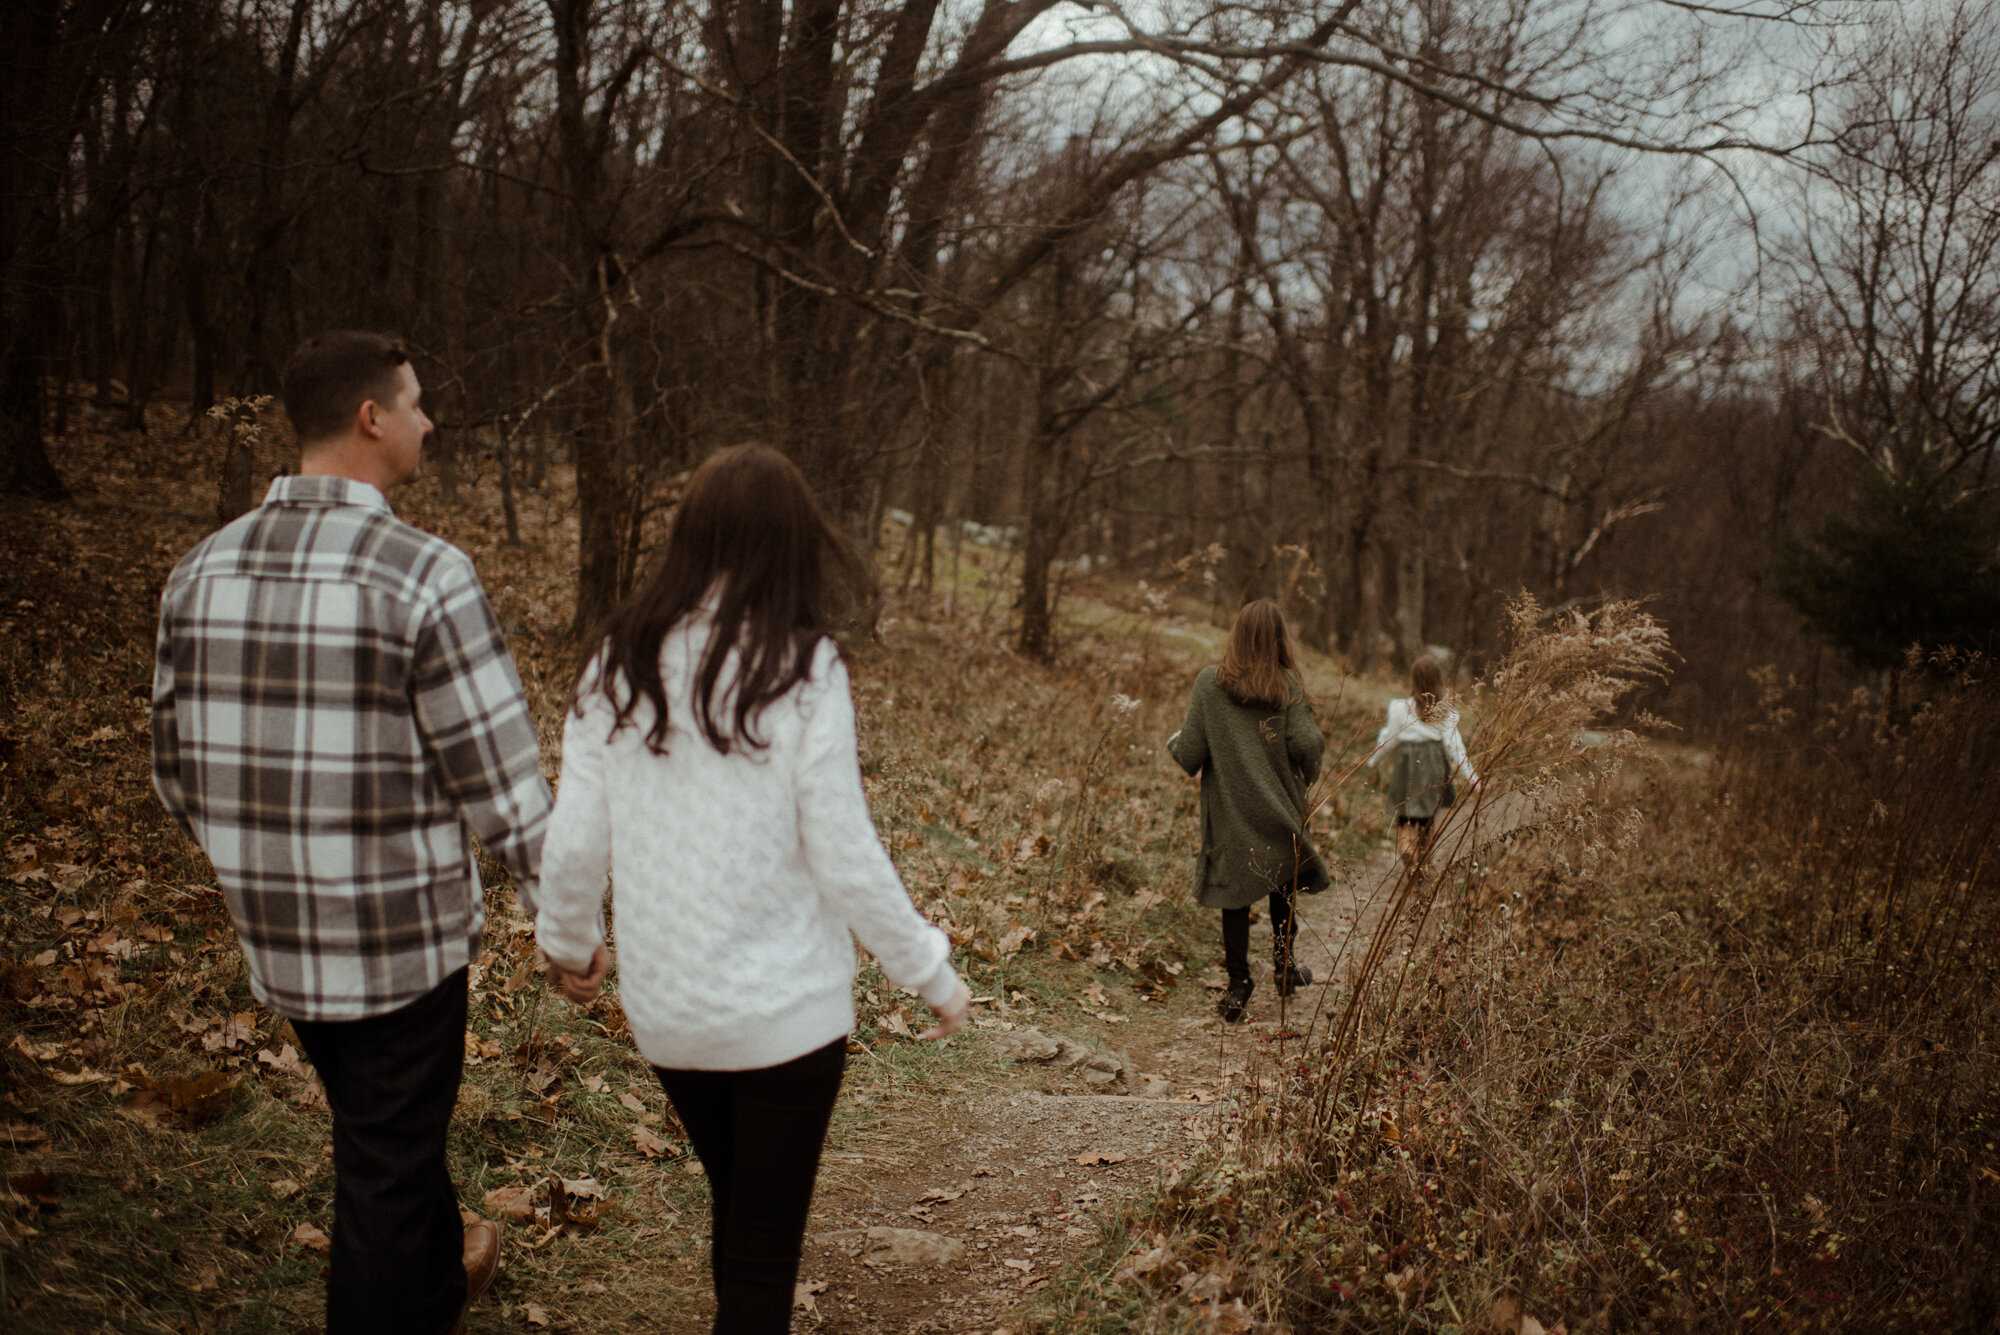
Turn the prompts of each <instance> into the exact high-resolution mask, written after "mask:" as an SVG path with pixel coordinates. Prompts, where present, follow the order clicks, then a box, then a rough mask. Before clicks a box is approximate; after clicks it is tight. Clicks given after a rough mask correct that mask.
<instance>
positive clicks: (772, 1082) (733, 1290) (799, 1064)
mask: <svg viewBox="0 0 2000 1335" xmlns="http://www.w3.org/2000/svg"><path fill="white" fill-rule="evenodd" d="M846 1068H847V1039H846V1037H845V1036H843V1037H840V1038H837V1039H835V1040H834V1041H833V1042H831V1043H829V1044H827V1045H826V1046H825V1047H823V1048H820V1049H819V1050H818V1051H816V1052H808V1053H807V1054H806V1055H805V1056H803V1057H795V1058H793V1059H792V1060H791V1061H788V1062H784V1063H782V1064H780V1065H777V1066H767V1067H764V1068H762V1069H761V1070H755V1071H668V1070H662V1069H660V1068H658V1067H655V1068H654V1072H653V1073H654V1074H655V1075H657V1076H659V1078H660V1085H661V1087H662V1088H664V1089H665V1090H666V1091H667V1097H668V1098H669V1099H671V1100H673V1105H674V1112H675V1113H676V1114H677V1115H678V1116H679V1117H680V1119H681V1125H682V1126H684V1127H686V1128H687V1133H688V1139H689V1140H690V1141H692V1142H694V1152H695V1154H696V1155H697V1156H699V1158H700V1159H701V1166H702V1169H703V1171H704V1172H706V1173H707V1175H708V1186H709V1190H710V1192H711V1193H712V1194H713V1200H714V1206H713V1222H712V1224H711V1228H710V1233H709V1257H708V1264H709V1270H710V1272H711V1273H712V1274H713V1275H714V1277H715V1326H714V1331H715V1335H768V1333H770V1332H783V1331H787V1330H789V1329H791V1321H792V1285H793V1283H794V1282H795V1281H796V1280H797V1279H798V1274H799V1252H800V1250H801V1249H802V1248H803V1247H804V1245H805V1235H806V1214H807V1211H808V1210H809V1209H810V1207H811V1205H812V1193H813V1179H814V1178H815V1177H816V1176H818V1174H819V1151H820V1146H821V1144H822V1143H824V1142H825V1140H826V1128H827V1123H828V1122H830V1121H831V1120H832V1118H833V1101H834V1098H835V1096H837V1095H838V1094H839V1093H840V1077H841V1075H842V1073H843V1072H844V1071H845V1070H846Z"/></svg>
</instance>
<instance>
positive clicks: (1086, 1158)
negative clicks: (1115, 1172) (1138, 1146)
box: [1076, 1150, 1125, 1168]
mask: <svg viewBox="0 0 2000 1335" xmlns="http://www.w3.org/2000/svg"><path fill="white" fill-rule="evenodd" d="M1076 1162H1077V1163H1079V1164H1082V1165H1083V1166H1084V1167H1085V1168H1094V1167H1096V1166H1097V1165H1098V1164H1112V1163H1124V1162H1125V1153H1124V1151H1122V1150H1095V1151H1092V1152H1091V1153H1089V1154H1079V1155H1077V1156H1076Z"/></svg>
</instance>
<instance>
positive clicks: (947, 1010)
mask: <svg viewBox="0 0 2000 1335" xmlns="http://www.w3.org/2000/svg"><path fill="white" fill-rule="evenodd" d="M971 1010H972V990H971V989H970V988H968V987H966V985H965V980H964V979H963V978H961V979H959V980H958V991H956V992H954V993H952V994H951V1000H949V1001H947V1002H945V1003H944V1005H942V1006H933V1007H931V1014H933V1015H935V1016H937V1023H936V1024H934V1025H932V1026H931V1027H930V1028H928V1029H926V1030H924V1032H923V1033H921V1034H918V1035H917V1037H918V1038H919V1039H925V1040H936V1039H940V1038H949V1037H951V1035H953V1034H955V1033H957V1032H958V1031H959V1030H961V1029H963V1028H965V1017H966V1015H967V1014H968V1013H970V1012H971Z"/></svg>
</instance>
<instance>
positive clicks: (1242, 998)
mask: <svg viewBox="0 0 2000 1335" xmlns="http://www.w3.org/2000/svg"><path fill="white" fill-rule="evenodd" d="M1256 990H1257V983H1256V980H1255V979H1253V978H1251V977H1250V975H1249V974H1244V975H1243V976H1242V977H1240V978H1232V979H1230V980H1229V990H1228V991H1227V992H1224V993H1223V994H1222V1000H1220V1001H1218V1002H1216V1003H1215V1013H1216V1014H1217V1015H1220V1016H1221V1017H1222V1018H1223V1019H1224V1020H1226V1021H1227V1022H1229V1023H1230V1024H1235V1023H1237V1022H1238V1021H1240V1020H1241V1019H1242V1018H1243V1011H1244V1008H1245V1007H1247V1006H1248V1005H1249V1004H1250V994H1251V993H1252V992H1255V991H1256Z"/></svg>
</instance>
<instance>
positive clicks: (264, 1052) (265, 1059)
mask: <svg viewBox="0 0 2000 1335" xmlns="http://www.w3.org/2000/svg"><path fill="white" fill-rule="evenodd" d="M257 1060H258V1061H260V1062H262V1063H263V1064H264V1065H266V1066H269V1067H271V1068H272V1069H274V1070H277V1071H282V1072H283V1073H284V1074H286V1075H289V1076H292V1077H293V1078H295V1079H299V1080H306V1079H310V1078H311V1076H312V1072H310V1071H308V1070H307V1069H306V1068H305V1063H303V1062H301V1061H300V1060H299V1050H298V1049H297V1048H295V1047H293V1046H292V1045H291V1044H289V1043H287V1044H285V1046H284V1050H283V1051H281V1052H273V1051H271V1050H270V1049H269V1048H262V1049H260V1050H259V1051H258V1053H257Z"/></svg>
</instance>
